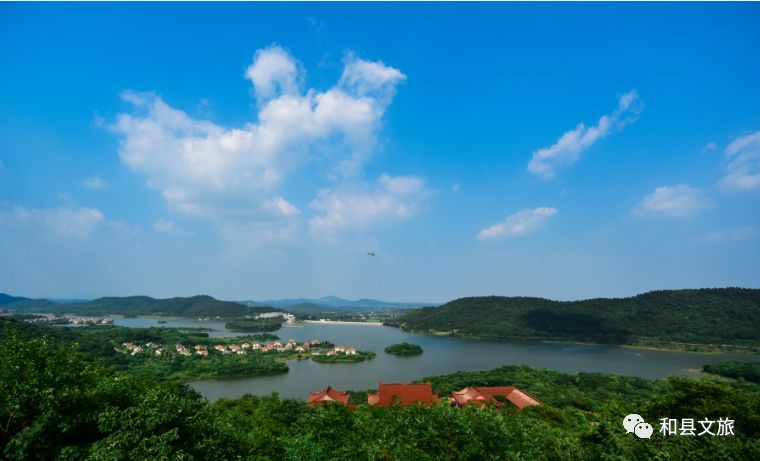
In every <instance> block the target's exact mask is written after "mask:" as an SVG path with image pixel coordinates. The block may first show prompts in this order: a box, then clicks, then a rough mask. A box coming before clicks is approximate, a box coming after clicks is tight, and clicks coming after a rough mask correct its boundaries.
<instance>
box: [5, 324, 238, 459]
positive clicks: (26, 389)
mask: <svg viewBox="0 0 760 461" xmlns="http://www.w3.org/2000/svg"><path fill="white" fill-rule="evenodd" d="M198 397H199V396H198V395H197V394H195V393H194V392H193V391H192V390H188V389H187V387H186V386H184V385H181V384H174V385H170V386H161V385H159V384H156V383H154V382H152V381H150V380H147V379H134V378H125V377H120V376H118V375H117V374H115V373H114V372H113V371H112V370H109V369H104V368H102V367H100V366H98V365H97V364H96V363H95V362H93V361H92V360H90V359H88V358H87V357H85V356H82V355H81V354H79V353H77V352H75V351H74V350H73V347H68V348H66V347H60V346H58V345H57V344H56V342H55V341H54V340H51V339H49V338H36V339H29V340H26V339H25V338H22V337H20V336H19V335H18V334H17V333H16V332H15V331H14V329H13V328H12V327H11V326H10V323H9V324H6V334H5V340H4V341H0V458H3V459H14V460H15V459H18V460H22V459H23V460H52V459H61V460H80V459H91V460H105V459H108V460H122V459H123V460H129V459H211V458H213V459H232V458H234V457H236V455H237V453H236V448H235V447H236V446H237V444H236V443H234V440H232V439H231V438H230V436H229V435H228V432H227V431H225V430H223V429H222V428H221V427H220V426H219V422H218V421H217V420H215V419H213V418H211V417H210V411H209V409H208V405H207V404H205V403H204V402H203V401H202V400H200V399H199V398H198ZM182 455H184V456H182Z"/></svg>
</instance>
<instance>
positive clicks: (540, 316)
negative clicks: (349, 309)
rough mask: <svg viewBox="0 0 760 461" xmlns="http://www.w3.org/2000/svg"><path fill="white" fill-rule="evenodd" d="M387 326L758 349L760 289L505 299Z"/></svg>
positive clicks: (422, 312)
mask: <svg viewBox="0 0 760 461" xmlns="http://www.w3.org/2000/svg"><path fill="white" fill-rule="evenodd" d="M386 325H391V326H399V327H401V328H403V329H404V330H407V331H414V332H429V331H444V332H451V334H452V335H454V336H466V337H481V338H495V339H510V338H513V339H514V338H533V339H536V338H544V339H555V340H561V339H565V340H568V339H573V340H579V341H593V342H599V343H609V344H636V343H639V342H641V341H642V340H647V339H648V340H657V341H668V342H678V343H682V344H684V345H688V344H733V345H750V346H757V345H760V290H757V289H745V288H721V289H699V290H677V291H672V290H666V291H653V292H649V293H645V294H641V295H638V296H634V297H632V298H622V299H618V298H616V299H606V298H598V299H588V300H584V301H572V302H560V301H550V300H547V299H543V298H523V297H514V298H506V297H501V296H490V297H474V298H461V299H457V300H456V301H451V302H449V303H447V304H444V305H443V306H439V307H424V308H422V309H417V310H415V311H412V312H410V313H407V314H404V315H401V316H399V317H397V318H396V319H394V320H392V321H388V322H386Z"/></svg>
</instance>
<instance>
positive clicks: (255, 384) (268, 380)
mask: <svg viewBox="0 0 760 461" xmlns="http://www.w3.org/2000/svg"><path fill="white" fill-rule="evenodd" d="M46 315H50V314H46ZM113 320H114V325H119V326H124V327H132V328H148V327H162V326H164V327H173V328H183V327H184V328H187V327H203V328H212V329H215V330H220V331H218V332H213V333H209V336H211V337H230V336H243V335H242V334H241V333H233V332H230V331H228V330H226V329H225V328H224V325H225V323H224V322H218V321H205V320H202V321H201V320H190V319H163V320H165V321H166V323H165V324H159V323H157V320H158V319H155V318H136V319H125V318H120V317H113ZM293 326H295V327H296V328H293V327H289V326H286V327H283V328H281V329H280V330H278V331H276V332H273V333H274V334H276V335H277V336H279V337H280V338H281V339H283V340H288V339H295V340H296V341H298V342H305V341H311V340H313V339H317V340H320V341H330V342H333V343H335V345H336V346H344V347H347V348H348V347H353V348H355V349H358V350H361V351H372V352H375V353H376V354H377V358H375V359H372V360H367V361H364V362H359V363H331V364H327V363H317V362H313V361H311V360H301V361H296V360H290V361H288V362H287V364H288V366H289V367H290V371H288V372H287V373H281V374H276V375H267V376H256V377H241V378H219V379H206V380H202V381H193V382H191V383H190V385H191V386H192V387H193V388H194V389H196V390H197V391H199V392H200V393H201V394H203V395H204V396H205V397H207V398H208V399H210V400H216V399H218V398H220V397H230V398H235V397H240V396H241V395H244V394H246V393H250V394H254V395H269V394H271V393H272V392H278V393H279V394H280V396H282V397H290V398H296V397H300V398H303V399H306V398H308V396H309V394H308V392H309V391H311V392H314V391H316V390H324V389H325V388H326V387H327V386H328V385H330V386H332V387H333V388H335V389H338V390H340V391H343V390H345V389H351V390H366V389H377V385H378V383H379V382H380V381H381V380H382V381H384V382H388V383H393V382H396V383H400V382H403V381H407V382H412V381H416V380H418V379H422V378H424V377H426V376H435V375H447V374H450V373H456V372H457V371H484V370H492V369H494V368H497V367H500V366H502V365H523V364H525V365H530V366H531V367H534V368H548V369H551V370H557V371H561V372H563V373H579V372H581V371H585V372H590V373H592V372H594V373H616V374H619V375H627V376H639V377H641V378H647V379H659V378H665V377H667V376H669V375H672V374H677V375H685V376H689V377H692V378H699V377H701V376H700V375H697V374H696V373H692V372H690V371H689V369H690V368H702V366H703V365H705V364H707V363H714V362H729V361H732V360H750V361H754V362H760V356H757V355H743V354H736V355H733V354H688V353H684V352H668V351H652V350H648V349H628V348H622V347H603V346H581V345H574V344H556V343H551V344H550V343H541V342H517V341H515V342H509V341H482V340H470V339H463V338H451V337H447V336H427V335H419V334H414V333H404V332H402V331H401V330H399V329H398V328H391V327H384V326H380V325H377V324H366V325H355V324H345V325H336V324H319V323H306V324H304V323H297V324H294V325H293ZM66 327H69V326H65V325H64V326H63V328H66ZM71 327H75V326H74V325H72V326H71ZM401 342H408V343H412V344H419V345H420V346H422V349H423V350H424V351H425V352H424V353H423V354H422V355H418V356H414V357H396V356H394V355H390V354H386V353H385V351H384V349H385V348H386V347H388V346H390V345H392V344H398V343H401Z"/></svg>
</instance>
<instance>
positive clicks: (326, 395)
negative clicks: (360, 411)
mask: <svg viewBox="0 0 760 461" xmlns="http://www.w3.org/2000/svg"><path fill="white" fill-rule="evenodd" d="M350 395H351V394H348V393H346V392H345V391H343V392H338V391H336V390H335V389H333V388H332V387H330V386H327V389H325V390H323V391H317V393H316V394H312V393H311V392H309V400H307V401H306V403H309V404H317V403H322V402H332V401H336V402H340V403H342V404H343V405H346V406H347V405H348V397H349V396H350Z"/></svg>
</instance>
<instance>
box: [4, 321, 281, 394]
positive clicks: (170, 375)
mask: <svg viewBox="0 0 760 461" xmlns="http://www.w3.org/2000/svg"><path fill="white" fill-rule="evenodd" d="M8 323H9V324H10V325H12V326H13V328H14V329H15V330H17V331H18V332H19V333H21V334H23V335H24V336H26V337H27V338H30V339H31V338H36V339H41V338H43V337H48V338H50V339H54V340H56V341H57V342H58V343H59V344H64V345H73V347H75V350H76V351H78V352H80V353H82V354H84V355H86V356H88V357H89V358H90V359H93V360H96V361H97V362H98V363H99V364H101V365H102V366H105V367H109V368H112V369H114V370H116V371H118V372H119V373H121V374H124V375H127V376H140V375H143V374H146V373H147V375H149V376H150V377H151V379H153V380H156V381H172V380H190V379H201V378H211V377H219V376H234V375H256V374H266V373H273V372H284V371H287V370H288V366H287V365H285V364H284V363H281V362H278V361H276V360H275V359H280V360H281V359H283V358H287V357H289V356H291V355H294V354H295V351H287V352H271V353H262V352H258V351H249V352H248V353H247V354H245V355H237V354H229V355H223V354H221V353H218V352H217V351H216V350H214V349H213V347H214V346H216V345H224V346H228V345H231V344H238V345H240V344H242V343H244V342H248V343H255V342H263V341H274V340H277V339H279V338H278V337H277V336H276V335H271V334H262V335H253V336H243V337H236V338H209V337H208V334H207V333H203V332H199V331H197V330H200V329H199V328H196V329H193V328H183V329H177V328H165V327H158V328H126V327H117V326H110V325H98V326H85V327H71V328H66V327H63V328H62V327H52V326H46V325H37V324H30V323H24V322H17V321H13V320H11V321H9V322H8ZM6 334H7V333H6V331H5V330H0V340H1V339H4V337H5V336H6ZM123 343H134V344H136V345H140V346H142V347H143V348H145V349H146V351H147V352H149V353H140V354H135V355H131V354H130V353H128V351H127V350H126V349H125V348H124V346H123ZM146 343H155V344H158V345H161V346H162V347H164V348H165V349H167V352H168V353H164V354H162V355H160V356H159V355H155V353H154V350H155V349H158V348H151V350H149V349H148V348H147V347H145V344H146ZM177 343H179V344H183V345H184V346H185V347H188V348H193V347H194V346H196V345H200V346H206V347H207V348H208V349H209V356H208V357H202V356H200V355H197V354H195V350H194V349H193V350H192V353H193V354H192V355H190V356H183V355H180V354H177V353H176V349H175V346H174V345H175V344H177Z"/></svg>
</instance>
